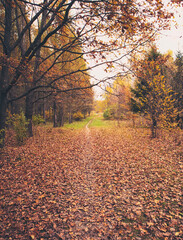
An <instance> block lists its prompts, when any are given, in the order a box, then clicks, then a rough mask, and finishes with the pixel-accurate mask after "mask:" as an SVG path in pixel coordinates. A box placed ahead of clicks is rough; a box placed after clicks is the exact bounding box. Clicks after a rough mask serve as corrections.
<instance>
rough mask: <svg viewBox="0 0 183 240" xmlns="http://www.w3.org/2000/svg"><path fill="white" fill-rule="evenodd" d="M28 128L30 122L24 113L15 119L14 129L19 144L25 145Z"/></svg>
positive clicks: (17, 115)
mask: <svg viewBox="0 0 183 240" xmlns="http://www.w3.org/2000/svg"><path fill="white" fill-rule="evenodd" d="M27 126H28V121H27V120H26V118H25V115H24V113H23V112H21V113H20V114H16V115H15V117H14V119H13V128H14V130H15V134H16V139H17V142H18V144H22V143H24V141H25V139H26V138H27Z"/></svg>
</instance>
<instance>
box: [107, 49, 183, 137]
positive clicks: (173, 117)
mask: <svg viewBox="0 0 183 240" xmlns="http://www.w3.org/2000/svg"><path fill="white" fill-rule="evenodd" d="M130 72H131V73H130V76H131V80H129V79H128V78H127V77H124V76H123V77H118V78H117V79H116V80H115V81H114V83H113V88H108V89H107V94H106V100H105V101H106V104H107V109H106V110H105V112H104V117H106V118H111V117H113V118H117V119H122V118H123V117H125V118H132V117H133V116H132V113H134V114H138V113H140V114H141V115H143V116H145V117H146V118H147V119H149V120H150V126H151V131H152V137H156V135H157V129H158V128H172V127H176V126H177V125H178V126H179V127H180V128H181V129H182V128H183V54H182V53H181V52H179V53H177V56H176V59H175V60H174V59H173V57H172V55H171V53H168V54H164V55H163V54H161V53H160V52H158V50H157V48H156V47H155V46H153V47H152V48H151V49H150V50H149V51H148V52H147V53H145V52H144V53H143V54H141V55H138V56H137V54H135V55H134V56H133V57H132V59H131V68H130ZM132 80H133V81H132ZM130 83H131V84H130Z"/></svg>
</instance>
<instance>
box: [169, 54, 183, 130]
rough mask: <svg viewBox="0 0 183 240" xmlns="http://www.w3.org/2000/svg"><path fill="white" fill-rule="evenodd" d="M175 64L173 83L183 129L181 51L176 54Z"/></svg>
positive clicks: (182, 63)
mask: <svg viewBox="0 0 183 240" xmlns="http://www.w3.org/2000/svg"><path fill="white" fill-rule="evenodd" d="M175 65H176V67H177V70H176V73H175V75H174V78H173V80H172V82H171V85H172V88H173V91H174V95H175V99H176V107H177V110H178V115H177V120H178V122H179V126H180V128H181V129H183V54H182V53H181V52H178V53H177V55H176V59H175Z"/></svg>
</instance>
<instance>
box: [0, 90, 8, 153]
mask: <svg viewBox="0 0 183 240" xmlns="http://www.w3.org/2000/svg"><path fill="white" fill-rule="evenodd" d="M6 109H7V96H6V94H5V93H4V92H3V91H1V92H0V148H2V147H3V146H4V140H5V127H6Z"/></svg>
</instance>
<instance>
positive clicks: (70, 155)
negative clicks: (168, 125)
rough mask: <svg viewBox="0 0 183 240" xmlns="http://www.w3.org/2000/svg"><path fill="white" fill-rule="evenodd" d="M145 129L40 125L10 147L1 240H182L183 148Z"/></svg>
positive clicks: (4, 159) (4, 156)
mask: <svg viewBox="0 0 183 240" xmlns="http://www.w3.org/2000/svg"><path fill="white" fill-rule="evenodd" d="M144 131H145V130H143V129H139V130H137V129H132V128H110V129H107V128H106V129H101V128H98V129H97V128H85V129H82V130H61V129H51V128H50V129H48V128H45V127H40V128H38V129H37V131H36V135H35V137H34V138H31V139H29V140H28V141H27V143H26V144H25V145H23V146H16V145H14V146H12V144H7V146H6V147H5V148H4V149H3V151H2V153H1V193H2V194H1V199H0V200H1V210H0V211H1V218H0V220H1V227H0V232H1V233H0V239H13V240H14V239H40V240H41V239H51V240H54V239H63V240H66V239H78V240H82V239H83V240H87V239H94V240H97V239H116V240H117V239H137V240H140V239H182V238H183V214H182V212H183V211H182V206H183V202H182V189H181V187H182V186H183V185H182V183H183V181H182V180H183V179H182V172H183V162H182V158H183V148H182V145H181V142H179V141H175V139H174V140H173V139H171V138H166V137H163V138H157V139H153V140H152V139H150V138H149V136H148V134H146V133H145V132H144Z"/></svg>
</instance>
